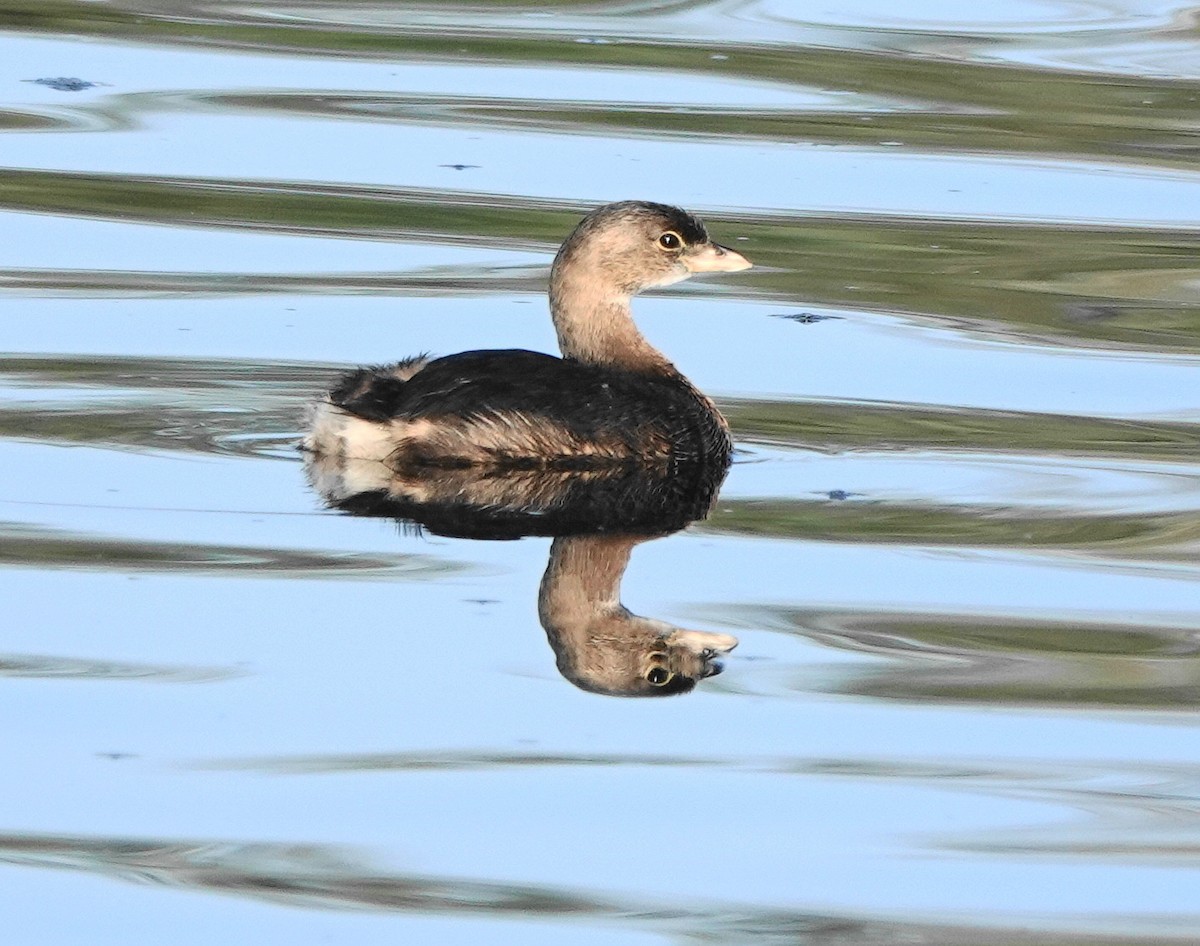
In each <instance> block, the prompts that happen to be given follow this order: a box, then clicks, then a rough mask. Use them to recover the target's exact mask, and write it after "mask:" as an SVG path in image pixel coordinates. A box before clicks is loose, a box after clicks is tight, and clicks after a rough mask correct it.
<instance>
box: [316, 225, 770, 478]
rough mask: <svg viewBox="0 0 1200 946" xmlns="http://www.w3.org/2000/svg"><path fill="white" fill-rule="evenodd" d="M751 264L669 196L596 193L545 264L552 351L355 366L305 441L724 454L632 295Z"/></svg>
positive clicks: (682, 457) (400, 447) (330, 460)
mask: <svg viewBox="0 0 1200 946" xmlns="http://www.w3.org/2000/svg"><path fill="white" fill-rule="evenodd" d="M750 265H751V264H750V262H749V261H748V260H747V259H746V258H745V257H744V256H742V255H741V254H740V253H736V252H734V251H733V250H731V249H729V248H727V247H724V246H721V245H719V244H717V243H714V242H712V241H711V240H710V239H709V237H708V232H707V230H706V229H705V227H704V224H703V223H701V222H700V221H699V220H698V219H697V218H696V217H694V216H692V215H691V214H689V213H687V212H685V211H683V210H680V209H678V208H676V207H670V206H667V205H665V204H655V203H648V202H644V201H624V202H621V203H615V204H606V205H605V206H603V207H599V208H598V209H596V210H593V211H592V212H591V213H589V214H588V215H587V216H586V217H584V218H583V220H582V221H581V222H580V223H579V225H578V226H577V227H576V228H575V230H574V231H573V232H572V233H571V234H570V236H568V237H567V239H566V241H565V242H564V243H563V245H562V247H561V249H560V250H559V251H558V255H557V256H556V257H555V259H554V265H553V266H552V268H551V271H550V312H551V316H552V318H553V320H554V327H555V329H556V331H557V334H558V344H559V348H560V350H561V351H562V357H561V358H556V357H554V356H552V355H547V354H542V353H539V352H532V351H524V350H519V349H511V350H487V351H467V352H460V353H458V354H455V355H449V356H446V357H443V358H431V357H428V356H418V357H414V358H410V359H408V360H406V361H401V362H398V363H396V364H392V365H386V366H381V367H373V368H360V369H358V370H356V371H353V372H351V373H349V374H347V375H345V376H344V377H343V378H342V379H341V380H340V381H339V382H338V384H337V385H336V386H335V387H334V388H333V390H332V391H331V392H330V393H329V394H328V396H327V397H326V398H325V399H324V400H322V401H321V402H319V403H318V404H317V405H316V407H315V408H314V410H313V414H312V419H311V423H310V426H309V431H308V434H307V436H306V437H305V439H304V444H303V446H304V448H305V449H306V450H308V451H310V452H311V453H314V454H318V455H321V456H323V457H325V458H327V463H326V467H327V468H328V467H330V466H331V465H332V466H337V465H340V464H342V463H344V462H345V461H353V460H365V461H382V462H383V463H385V464H387V465H388V466H389V467H391V468H392V469H395V470H404V469H422V468H429V467H441V468H464V467H471V468H492V469H522V468H524V469H530V468H542V469H554V468H567V469H579V468H588V467H596V466H604V465H610V464H614V463H616V464H623V463H636V464H640V465H645V464H650V465H661V466H663V467H665V468H668V469H669V468H671V467H672V466H674V465H675V464H677V463H679V462H681V461H682V462H686V461H690V460H695V459H698V458H702V457H703V458H706V459H709V460H711V459H712V458H715V457H718V456H720V457H723V458H724V462H725V463H728V458H729V455H730V452H731V444H730V439H729V428H728V425H727V424H726V422H725V419H724V418H723V417H722V416H721V414H720V412H719V411H718V410H717V408H716V406H715V405H714V404H713V403H712V401H711V400H709V398H708V397H706V396H705V395H704V394H702V393H701V392H700V391H698V390H697V389H696V388H695V387H694V386H693V385H692V384H691V382H689V381H688V380H687V378H685V377H684V376H683V374H682V373H681V372H680V371H679V370H678V369H677V368H676V367H675V366H674V365H673V364H672V363H671V362H670V361H669V360H667V358H666V357H665V356H664V355H663V354H662V353H661V352H659V351H657V350H656V349H655V348H654V347H653V346H652V345H651V344H650V343H649V342H648V341H646V339H645V338H644V337H643V335H642V334H641V332H640V331H638V329H637V326H635V325H634V322H633V318H632V315H631V313H630V300H631V299H632V298H633V296H634V295H636V294H637V293H638V292H640V291H642V290H644V289H649V288H652V287H656V286H668V285H671V284H672V283H676V282H679V281H680V280H683V279H687V278H688V277H689V276H692V275H694V274H697V273H710V272H737V271H739V270H743V269H747V268H749V267H750ZM349 485H350V488H351V492H353V491H354V490H353V484H352V483H351V484H349ZM319 488H320V485H319V484H318V489H319Z"/></svg>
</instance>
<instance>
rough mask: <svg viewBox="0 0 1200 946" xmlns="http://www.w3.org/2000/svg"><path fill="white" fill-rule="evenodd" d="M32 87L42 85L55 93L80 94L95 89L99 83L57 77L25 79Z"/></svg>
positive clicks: (69, 77) (68, 77)
mask: <svg viewBox="0 0 1200 946" xmlns="http://www.w3.org/2000/svg"><path fill="white" fill-rule="evenodd" d="M25 81H26V82H32V83H33V84H34V85H44V86H46V88H48V89H54V90H55V91H56V92H82V91H83V90H84V89H91V88H95V87H96V86H97V85H99V84H100V83H99V82H89V81H88V80H87V79H76V78H73V77H71V76H57V77H54V78H48V79H26V80H25Z"/></svg>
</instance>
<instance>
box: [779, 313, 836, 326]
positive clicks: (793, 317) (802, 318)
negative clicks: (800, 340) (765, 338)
mask: <svg viewBox="0 0 1200 946" xmlns="http://www.w3.org/2000/svg"><path fill="white" fill-rule="evenodd" d="M840 317H841V316H837V315H821V314H820V313H819V312H772V313H771V318H773V319H787V320H788V321H789V322H799V323H800V324H801V325H811V324H812V323H813V322H824V321H825V320H826V319H837V318H840Z"/></svg>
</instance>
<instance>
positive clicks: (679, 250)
mask: <svg viewBox="0 0 1200 946" xmlns="http://www.w3.org/2000/svg"><path fill="white" fill-rule="evenodd" d="M750 265H751V264H750V261H749V260H748V259H746V257H744V256H742V254H741V253H737V252H735V251H733V250H731V249H729V248H728V247H725V246H721V245H720V244H717V243H713V242H712V241H711V240H709V238H708V231H707V230H706V229H705V228H704V224H703V223H701V222H700V221H699V220H698V219H697V218H696V217H694V216H692V215H691V214H690V213H688V212H687V211H685V210H680V209H679V208H678V207H671V206H668V205H667V204H655V203H650V202H647V201H640V200H628V201H622V202H621V203H617V204H605V205H604V206H603V207H598V208H597V209H596V210H593V211H592V212H591V213H590V214H588V215H587V216H586V217H584V218H583V220H582V221H581V222H580V223H579V226H577V227H576V228H575V230H574V231H573V232H572V233H571V235H570V236H569V237H567V240H566V242H565V243H563V245H562V249H560V250H559V251H558V256H556V257H555V259H554V268H553V269H552V270H551V277H550V281H551V286H552V287H553V286H554V285H555V284H556V283H559V282H561V281H562V280H563V279H572V278H577V274H586V277H587V278H588V279H589V280H590V281H592V282H593V284H594V292H595V294H596V295H597V296H609V297H612V296H624V297H626V298H628V297H629V296H632V295H634V294H635V293H638V292H640V291H641V290H643V289H649V288H651V287H653V286H669V285H671V283H676V282H679V281H680V280H682V279H687V278H688V277H689V276H691V275H692V274H693V273H733V272H737V271H739V270H743V269H749V268H750Z"/></svg>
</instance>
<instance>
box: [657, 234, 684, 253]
mask: <svg viewBox="0 0 1200 946" xmlns="http://www.w3.org/2000/svg"><path fill="white" fill-rule="evenodd" d="M658 245H659V246H661V247H662V248H663V249H664V250H677V249H679V248H680V247H681V246H683V238H682V237H681V236H680V235H679V234H678V233H676V232H675V231H674V230H668V231H667V232H666V233H664V234H663V235H662V236H660V237H659V238H658Z"/></svg>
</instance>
